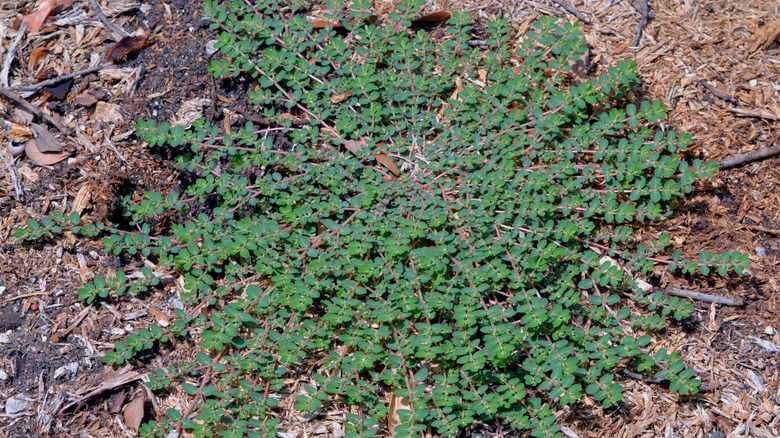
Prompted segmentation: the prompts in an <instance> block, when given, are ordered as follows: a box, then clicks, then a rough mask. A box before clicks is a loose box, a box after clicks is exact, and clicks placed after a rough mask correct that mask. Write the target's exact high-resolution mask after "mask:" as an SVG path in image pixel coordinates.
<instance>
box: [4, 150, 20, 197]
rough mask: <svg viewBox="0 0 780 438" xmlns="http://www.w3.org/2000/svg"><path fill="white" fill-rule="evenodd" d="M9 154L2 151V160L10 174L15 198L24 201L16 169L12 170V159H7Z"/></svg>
mask: <svg viewBox="0 0 780 438" xmlns="http://www.w3.org/2000/svg"><path fill="white" fill-rule="evenodd" d="M9 155H10V154H7V153H3V160H5V167H7V168H8V174H9V175H11V182H12V183H13V185H14V190H15V191H16V200H17V201H21V202H24V190H22V185H21V184H19V178H17V176H16V171H15V170H14V166H13V163H14V160H13V158H11V159H10V160H9Z"/></svg>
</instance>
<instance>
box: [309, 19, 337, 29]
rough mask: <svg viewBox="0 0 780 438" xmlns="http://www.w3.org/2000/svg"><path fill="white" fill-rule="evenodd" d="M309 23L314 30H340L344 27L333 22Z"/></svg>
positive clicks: (317, 21)
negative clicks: (329, 28) (328, 28)
mask: <svg viewBox="0 0 780 438" xmlns="http://www.w3.org/2000/svg"><path fill="white" fill-rule="evenodd" d="M309 23H311V24H312V26H314V28H315V29H324V28H326V27H332V28H334V29H341V28H343V27H344V25H343V24H341V23H336V22H335V21H326V20H311V21H310V22H309Z"/></svg>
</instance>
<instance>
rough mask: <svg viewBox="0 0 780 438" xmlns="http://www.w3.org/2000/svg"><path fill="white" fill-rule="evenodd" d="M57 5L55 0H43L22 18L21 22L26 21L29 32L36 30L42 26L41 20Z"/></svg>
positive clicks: (44, 19)
mask: <svg viewBox="0 0 780 438" xmlns="http://www.w3.org/2000/svg"><path fill="white" fill-rule="evenodd" d="M55 6H57V1H56V0H43V1H42V2H41V4H40V6H38V9H36V10H35V12H33V13H32V14H29V15H27V16H26V17H24V20H22V22H23V23H27V30H29V31H30V32H38V31H39V30H41V27H42V26H43V22H44V21H46V18H47V17H48V16H49V14H50V13H51V11H52V10H53V9H54V8H55Z"/></svg>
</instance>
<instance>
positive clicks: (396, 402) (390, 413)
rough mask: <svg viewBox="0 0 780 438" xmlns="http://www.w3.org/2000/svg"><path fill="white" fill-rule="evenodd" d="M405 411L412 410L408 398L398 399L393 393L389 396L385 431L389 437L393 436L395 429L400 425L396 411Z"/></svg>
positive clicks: (399, 417)
mask: <svg viewBox="0 0 780 438" xmlns="http://www.w3.org/2000/svg"><path fill="white" fill-rule="evenodd" d="M401 409H405V410H408V411H411V410H412V406H411V405H410V404H409V398H408V397H398V396H397V395H395V392H393V393H392V394H390V406H388V410H387V429H388V431H389V432H390V436H391V437H394V436H395V428H396V427H398V426H399V425H400V424H401V416H400V415H398V411H399V410H401Z"/></svg>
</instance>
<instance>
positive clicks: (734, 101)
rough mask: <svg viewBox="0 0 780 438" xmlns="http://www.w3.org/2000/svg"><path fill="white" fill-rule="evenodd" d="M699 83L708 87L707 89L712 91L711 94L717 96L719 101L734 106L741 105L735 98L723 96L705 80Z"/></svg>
mask: <svg viewBox="0 0 780 438" xmlns="http://www.w3.org/2000/svg"><path fill="white" fill-rule="evenodd" d="M699 83H700V84H702V85H704V86H705V87H707V89H708V90H710V93H712V94H713V95H715V97H717V98H718V99H723V100H725V101H726V102H731V103H733V104H734V105H739V101H738V100H737V99H735V98H733V97H731V96H728V95H726V94H721V93H720V92H718V90H717V89H715V87H713V86H712V85H710V84H708V83H707V81H705V80H704V79H702V80H700V81H699Z"/></svg>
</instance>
